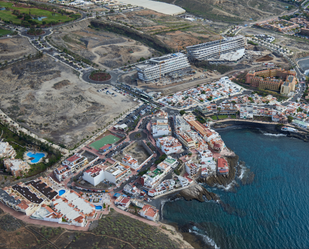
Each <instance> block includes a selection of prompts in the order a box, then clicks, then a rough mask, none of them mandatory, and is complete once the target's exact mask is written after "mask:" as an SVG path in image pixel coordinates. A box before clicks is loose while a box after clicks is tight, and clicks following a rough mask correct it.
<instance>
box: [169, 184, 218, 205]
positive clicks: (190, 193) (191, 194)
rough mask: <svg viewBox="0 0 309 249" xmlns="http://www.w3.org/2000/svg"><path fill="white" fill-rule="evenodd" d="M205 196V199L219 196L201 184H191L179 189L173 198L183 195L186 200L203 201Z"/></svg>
mask: <svg viewBox="0 0 309 249" xmlns="http://www.w3.org/2000/svg"><path fill="white" fill-rule="evenodd" d="M204 196H205V197H206V199H207V200H215V201H216V200H220V198H219V196H217V195H216V194H214V193H212V192H209V191H208V190H207V189H205V188H204V187H203V186H201V185H198V184H194V185H193V186H191V187H189V188H187V189H184V190H181V191H180V192H179V193H178V194H177V195H176V196H175V197H174V198H179V197H183V198H185V200H186V201H191V200H194V199H195V200H198V201H200V202H203V201H205V200H204V198H203V197H204Z"/></svg>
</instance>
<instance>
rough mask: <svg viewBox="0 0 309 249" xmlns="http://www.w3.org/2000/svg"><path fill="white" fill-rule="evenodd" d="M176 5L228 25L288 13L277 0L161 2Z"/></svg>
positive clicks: (164, 0)
mask: <svg viewBox="0 0 309 249" xmlns="http://www.w3.org/2000/svg"><path fill="white" fill-rule="evenodd" d="M161 1H163V2H167V3H173V4H176V5H178V6H180V7H182V8H184V9H185V10H186V11H187V12H189V13H191V14H195V15H198V16H202V17H204V18H207V19H210V20H213V21H218V22H228V23H239V22H243V21H251V20H259V19H263V18H266V17H269V16H271V15H278V14H281V13H283V12H284V11H286V8H285V6H290V5H289V4H286V3H280V2H279V1H276V0H271V1H267V0H259V1H256V0H249V1H246V0H235V1H226V0H191V1H186V0H161Z"/></svg>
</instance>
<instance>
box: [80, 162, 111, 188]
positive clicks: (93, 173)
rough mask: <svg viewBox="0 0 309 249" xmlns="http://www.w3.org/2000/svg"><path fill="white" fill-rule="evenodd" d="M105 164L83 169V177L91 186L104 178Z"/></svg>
mask: <svg viewBox="0 0 309 249" xmlns="http://www.w3.org/2000/svg"><path fill="white" fill-rule="evenodd" d="M105 168H106V166H105V165H104V164H101V165H95V166H93V167H91V168H90V169H88V170H86V171H84V174H83V179H84V180H85V181H87V182H89V183H90V184H92V185H93V186H96V185H98V184H99V183H100V182H102V181H103V180H104V179H105V174H104V169H105Z"/></svg>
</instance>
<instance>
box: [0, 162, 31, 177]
mask: <svg viewBox="0 0 309 249" xmlns="http://www.w3.org/2000/svg"><path fill="white" fill-rule="evenodd" d="M3 162H4V166H5V167H6V169H7V171H9V172H11V173H12V175H13V176H14V177H17V176H22V175H24V174H25V173H26V172H27V171H28V170H29V169H30V166H29V164H28V163H26V162H25V161H23V160H21V159H9V158H7V159H4V160H3Z"/></svg>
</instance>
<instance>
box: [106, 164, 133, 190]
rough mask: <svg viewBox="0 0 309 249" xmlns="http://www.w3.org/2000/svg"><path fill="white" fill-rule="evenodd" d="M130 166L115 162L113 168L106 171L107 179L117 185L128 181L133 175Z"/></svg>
mask: <svg viewBox="0 0 309 249" xmlns="http://www.w3.org/2000/svg"><path fill="white" fill-rule="evenodd" d="M131 173H132V172H131V170H130V167H129V166H125V165H123V164H122V163H120V162H115V163H114V164H113V165H112V166H110V167H108V168H106V169H105V179H106V180H108V181H109V182H112V183H114V184H116V185H119V184H121V183H122V182H123V181H125V180H128V178H129V176H130V175H131Z"/></svg>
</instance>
